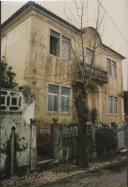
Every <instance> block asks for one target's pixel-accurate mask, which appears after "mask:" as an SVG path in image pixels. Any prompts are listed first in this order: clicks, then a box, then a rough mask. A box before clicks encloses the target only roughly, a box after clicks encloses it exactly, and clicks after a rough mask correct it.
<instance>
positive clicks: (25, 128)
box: [0, 101, 36, 171]
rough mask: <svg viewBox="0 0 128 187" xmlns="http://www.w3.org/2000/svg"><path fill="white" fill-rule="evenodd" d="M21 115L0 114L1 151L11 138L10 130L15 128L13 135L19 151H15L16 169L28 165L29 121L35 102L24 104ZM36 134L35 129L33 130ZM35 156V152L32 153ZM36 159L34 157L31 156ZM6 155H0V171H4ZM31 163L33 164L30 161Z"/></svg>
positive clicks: (34, 139)
mask: <svg viewBox="0 0 128 187" xmlns="http://www.w3.org/2000/svg"><path fill="white" fill-rule="evenodd" d="M23 108H24V109H23V112H22V113H16V112H15V113H14V112H13V113H9V112H8V113H2V114H1V117H0V122H1V123H0V124H1V143H0V146H1V147H0V148H1V149H3V148H4V147H5V146H6V145H7V141H8V140H9V139H10V136H11V129H12V127H15V133H16V134H17V135H18V136H19V137H18V147H19V148H20V149H21V151H16V164H17V167H22V166H27V167H28V166H29V164H30V133H31V131H30V119H34V110H35V102H34V101H33V102H32V103H31V104H24V106H23ZM34 131H35V132H36V129H35V130H34ZM32 140H33V141H32V144H31V147H32V149H34V150H35V149H36V143H35V142H36V134H35V133H34V134H33V136H32ZM33 153H34V154H36V152H35V151H34V152H33ZM32 156H33V157H34V158H36V155H32ZM6 158H7V154H6V153H1V154H0V159H1V160H0V163H1V165H0V171H5V167H6V166H5V161H6ZM31 162H33V161H32V160H31Z"/></svg>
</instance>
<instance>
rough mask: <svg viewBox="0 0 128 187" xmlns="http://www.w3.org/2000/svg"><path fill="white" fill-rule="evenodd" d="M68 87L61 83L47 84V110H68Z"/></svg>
mask: <svg viewBox="0 0 128 187" xmlns="http://www.w3.org/2000/svg"><path fill="white" fill-rule="evenodd" d="M69 99H70V87H67V86H62V85H54V84H49V85H48V111H49V112H57V111H62V112H69Z"/></svg>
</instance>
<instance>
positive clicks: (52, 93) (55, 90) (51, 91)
mask: <svg viewBox="0 0 128 187" xmlns="http://www.w3.org/2000/svg"><path fill="white" fill-rule="evenodd" d="M58 99H59V86H57V85H53V84H49V86H48V111H51V112H52V111H58Z"/></svg>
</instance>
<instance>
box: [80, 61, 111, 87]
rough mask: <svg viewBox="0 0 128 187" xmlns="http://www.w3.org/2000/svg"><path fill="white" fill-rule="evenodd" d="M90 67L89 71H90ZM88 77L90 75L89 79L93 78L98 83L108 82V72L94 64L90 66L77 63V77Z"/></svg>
mask: <svg viewBox="0 0 128 187" xmlns="http://www.w3.org/2000/svg"><path fill="white" fill-rule="evenodd" d="M90 69H91V71H90ZM83 76H84V77H85V78H86V79H88V78H89V77H90V76H91V79H90V80H94V81H96V82H98V83H99V84H106V83H108V72H107V71H104V70H102V69H100V68H98V67H96V66H93V67H91V66H90V64H87V63H85V64H84V67H83V64H78V65H77V79H78V80H82V77H83Z"/></svg>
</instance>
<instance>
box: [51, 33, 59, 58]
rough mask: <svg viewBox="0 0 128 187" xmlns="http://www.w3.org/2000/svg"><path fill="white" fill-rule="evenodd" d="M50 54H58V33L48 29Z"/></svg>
mask: <svg viewBox="0 0 128 187" xmlns="http://www.w3.org/2000/svg"><path fill="white" fill-rule="evenodd" d="M49 50H50V54H52V55H55V56H59V54H60V34H59V33H57V32H55V31H53V30H50V48H49Z"/></svg>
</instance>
